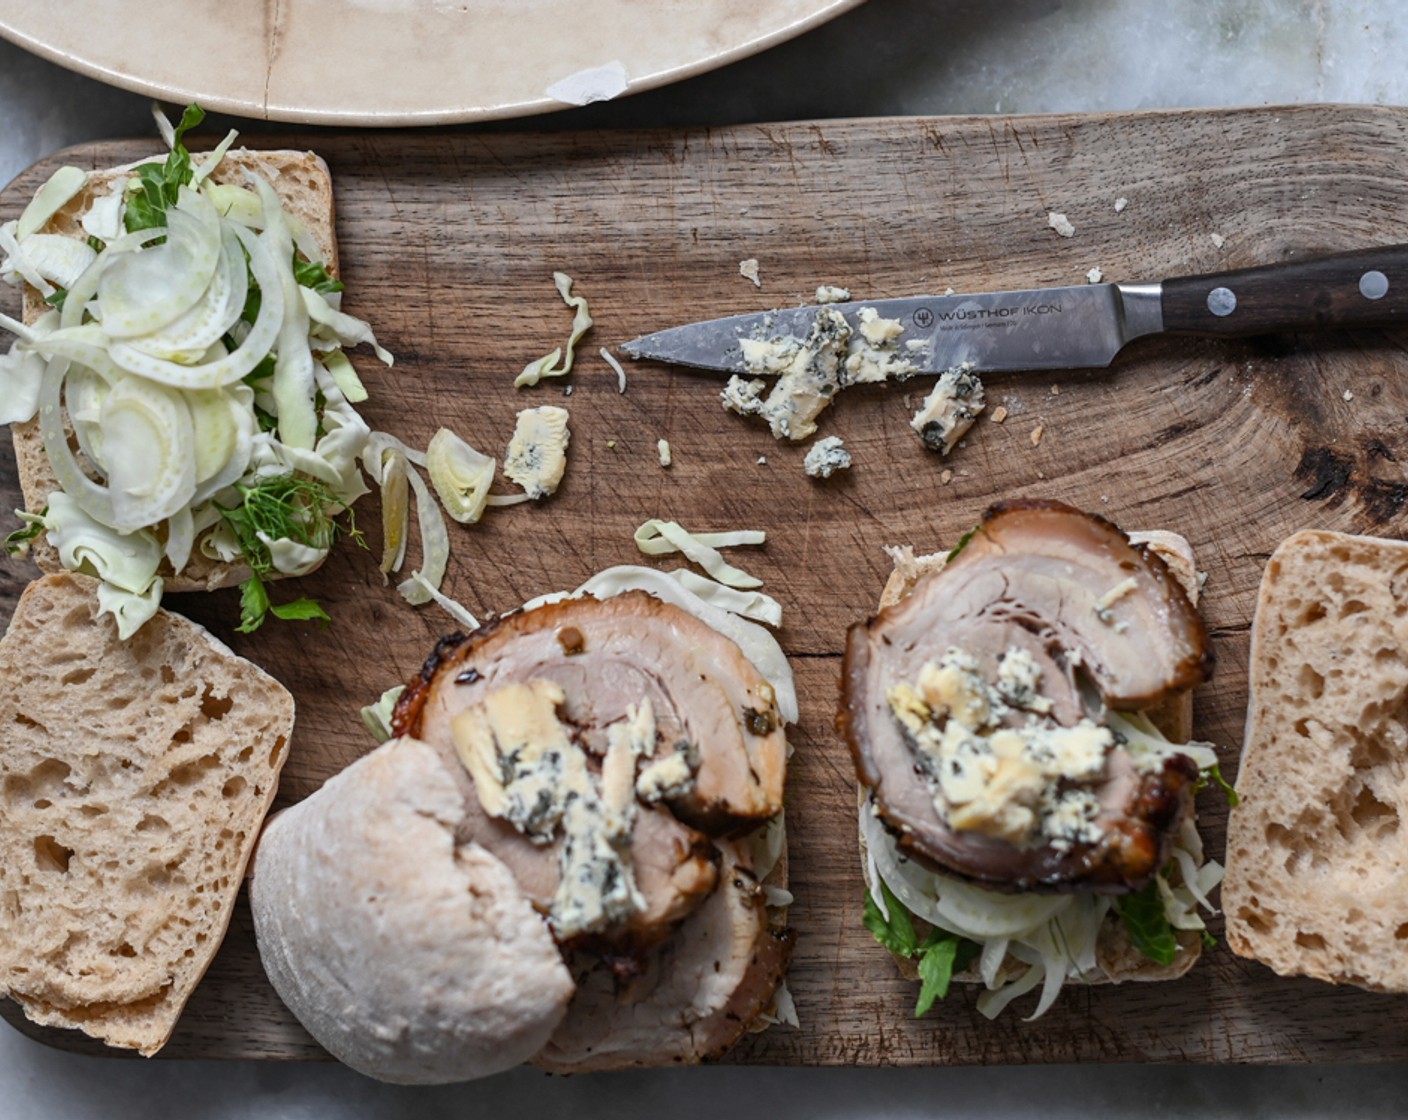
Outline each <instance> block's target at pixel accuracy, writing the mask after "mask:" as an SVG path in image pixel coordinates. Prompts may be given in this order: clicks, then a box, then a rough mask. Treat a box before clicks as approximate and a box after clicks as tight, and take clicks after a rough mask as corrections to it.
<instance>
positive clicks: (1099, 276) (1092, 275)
mask: <svg viewBox="0 0 1408 1120" xmlns="http://www.w3.org/2000/svg"><path fill="white" fill-rule="evenodd" d="M1104 279H1105V274H1104V273H1103V272H1102V271H1101V270H1100V266H1099V265H1096V266H1095V267H1094V268H1092V269H1091V270H1090V271H1089V272H1087V273H1086V274H1085V282H1086V283H1087V284H1098V283H1100V281H1102V280H1104Z"/></svg>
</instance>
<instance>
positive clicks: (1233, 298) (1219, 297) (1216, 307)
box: [1208, 288, 1237, 318]
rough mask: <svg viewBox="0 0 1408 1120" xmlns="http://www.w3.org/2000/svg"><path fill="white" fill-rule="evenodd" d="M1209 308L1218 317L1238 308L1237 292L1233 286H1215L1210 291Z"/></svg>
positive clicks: (1229, 313)
mask: <svg viewBox="0 0 1408 1120" xmlns="http://www.w3.org/2000/svg"><path fill="white" fill-rule="evenodd" d="M1208 310H1209V311H1211V312H1212V313H1213V314H1214V315H1216V316H1217V317H1218V318H1223V317H1225V316H1227V315H1231V314H1232V312H1234V311H1236V310H1237V293H1236V292H1234V291H1233V290H1232V289H1231V288H1214V289H1213V290H1212V291H1210V292H1209V293H1208Z"/></svg>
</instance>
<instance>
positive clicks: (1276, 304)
mask: <svg viewBox="0 0 1408 1120" xmlns="http://www.w3.org/2000/svg"><path fill="white" fill-rule="evenodd" d="M1162 303H1163V318H1164V330H1165V331H1166V332H1168V333H1170V334H1213V335H1249V334H1271V333H1274V332H1276V331H1298V330H1306V329H1309V328H1315V327H1360V326H1375V325H1379V326H1384V325H1391V324H1395V323H1408V245H1387V246H1384V247H1383V248H1379V249H1361V250H1357V251H1355V252H1353V253H1340V254H1337V255H1335V256H1332V257H1318V258H1316V259H1314V260H1303V261H1288V262H1286V263H1285V264H1272V265H1265V266H1263V267H1261V268H1243V269H1238V270H1237V271H1235V272H1220V273H1217V274H1215V275H1212V276H1183V277H1179V278H1177V279H1174V280H1165V281H1164V283H1163V300H1162Z"/></svg>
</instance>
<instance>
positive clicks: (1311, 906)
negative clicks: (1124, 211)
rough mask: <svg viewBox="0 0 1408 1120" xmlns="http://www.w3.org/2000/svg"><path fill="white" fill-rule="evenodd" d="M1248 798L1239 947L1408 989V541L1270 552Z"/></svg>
mask: <svg viewBox="0 0 1408 1120" xmlns="http://www.w3.org/2000/svg"><path fill="white" fill-rule="evenodd" d="M1237 793H1238V796H1239V799H1240V803H1239V804H1238V805H1237V807H1236V808H1234V809H1233V810H1232V812H1231V814H1230V818H1229V822H1228V829H1227V878H1226V881H1225V882H1224V884H1223V888H1222V898H1223V906H1224V909H1225V910H1226V912H1227V941H1228V944H1230V945H1231V946H1232V949H1233V951H1234V952H1236V953H1238V954H1239V955H1241V956H1243V957H1250V958H1252V959H1254V960H1259V961H1261V962H1262V963H1264V964H1266V965H1268V966H1270V967H1271V968H1272V969H1274V970H1275V971H1276V972H1278V973H1280V974H1282V975H1284V976H1290V975H1300V976H1313V977H1315V978H1316V979H1319V980H1327V981H1329V982H1331V983H1337V984H1355V985H1358V986H1359V987H1361V988H1368V989H1370V990H1372V991H1386V992H1408V951H1405V944H1408V941H1405V938H1408V827H1405V825H1408V542H1404V541H1394V540H1383V539H1380V538H1378V537H1362V536H1347V535H1345V534H1342V533H1331V532H1323V531H1317V530H1308V531H1305V532H1300V533H1297V534H1296V535H1295V536H1293V537H1291V538H1289V539H1288V540H1287V541H1285V542H1284V543H1283V544H1282V545H1281V546H1280V547H1279V548H1278V549H1277V550H1276V552H1275V553H1274V554H1273V555H1272V557H1271V559H1270V561H1269V562H1268V563H1267V565H1266V571H1265V573H1264V575H1263V577H1262V581H1261V590H1260V592H1259V594H1258V597H1257V605H1256V617H1255V621H1254V623H1253V625H1252V640H1251V680H1250V706H1249V708H1248V712H1247V730H1246V740H1245V743H1244V744H1243V748H1242V762H1241V767H1240V769H1239V770H1238V772H1237Z"/></svg>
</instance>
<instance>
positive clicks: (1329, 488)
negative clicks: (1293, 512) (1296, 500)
mask: <svg viewBox="0 0 1408 1120" xmlns="http://www.w3.org/2000/svg"><path fill="white" fill-rule="evenodd" d="M1353 473H1354V460H1353V459H1351V458H1350V457H1349V456H1348V455H1342V454H1340V453H1339V452H1338V451H1332V450H1331V449H1330V448H1328V447H1307V448H1306V449H1305V454H1304V455H1302V456H1301V457H1300V465H1299V466H1298V467H1296V479H1297V480H1298V481H1300V482H1303V483H1305V484H1306V490H1305V492H1304V493H1302V494H1301V497H1302V498H1303V499H1305V500H1306V501H1308V502H1318V501H1322V500H1323V501H1331V502H1334V503H1336V504H1338V503H1339V502H1341V501H1343V500H1344V493H1343V491H1344V489H1345V487H1346V486H1348V485H1349V479H1350V475H1352V474H1353Z"/></svg>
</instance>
